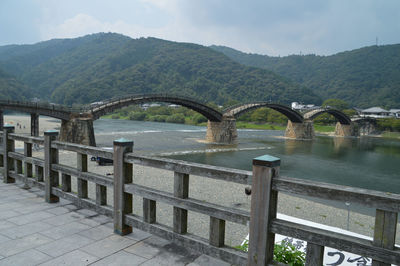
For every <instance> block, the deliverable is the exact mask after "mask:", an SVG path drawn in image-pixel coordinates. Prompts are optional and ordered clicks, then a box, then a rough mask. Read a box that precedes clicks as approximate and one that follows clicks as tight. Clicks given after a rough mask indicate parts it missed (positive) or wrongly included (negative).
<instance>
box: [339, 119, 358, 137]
mask: <svg viewBox="0 0 400 266" xmlns="http://www.w3.org/2000/svg"><path fill="white" fill-rule="evenodd" d="M335 136H337V137H357V136H359V132H358V127H357V125H354V123H351V124H350V125H344V124H340V123H339V122H337V123H336V128H335Z"/></svg>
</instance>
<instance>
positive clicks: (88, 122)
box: [0, 94, 353, 145]
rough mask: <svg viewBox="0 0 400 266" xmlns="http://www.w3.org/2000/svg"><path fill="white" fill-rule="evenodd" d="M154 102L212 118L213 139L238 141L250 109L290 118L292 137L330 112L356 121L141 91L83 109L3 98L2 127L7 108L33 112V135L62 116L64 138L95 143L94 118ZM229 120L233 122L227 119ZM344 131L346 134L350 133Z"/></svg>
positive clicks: (342, 122)
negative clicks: (46, 120)
mask: <svg viewBox="0 0 400 266" xmlns="http://www.w3.org/2000/svg"><path fill="white" fill-rule="evenodd" d="M152 102H165V103H173V104H177V105H181V106H184V107H187V108H189V109H191V110H194V111H196V112H198V113H200V114H202V115H203V116H205V117H206V118H207V119H208V120H209V124H208V129H207V131H208V132H207V138H208V139H209V141H210V142H229V143H230V142H234V141H235V139H236V137H237V134H236V123H235V121H236V119H237V118H238V117H239V116H241V115H242V114H244V113H246V112H249V111H252V110H255V109H257V108H261V107H267V108H271V109H273V110H275V111H278V112H279V113H281V114H283V115H285V116H286V117H287V118H288V120H289V123H288V129H287V131H286V135H287V136H288V137H294V138H306V139H310V138H312V137H313V127H312V125H311V127H312V128H311V129H310V127H309V126H306V127H308V128H309V129H308V130H311V132H309V133H304V131H305V130H306V129H305V128H306V127H304V125H307V123H310V121H312V120H313V119H314V118H316V117H317V116H319V115H321V114H323V113H329V114H331V115H333V116H334V117H335V118H336V119H337V120H338V124H340V125H341V126H343V127H345V126H350V125H351V124H352V121H351V119H350V117H349V116H347V115H346V114H344V113H343V112H341V111H339V110H335V109H316V110H312V111H310V112H308V113H305V114H301V113H299V112H297V111H295V110H292V109H291V108H290V107H288V106H286V105H282V104H278V103H271V102H251V103H246V104H240V105H235V106H231V107H229V108H227V109H225V110H224V111H223V112H221V111H219V110H216V109H215V108H213V107H210V106H208V105H207V104H205V103H201V102H200V101H198V100H196V99H192V98H188V97H183V96H176V95H170V94H140V95H129V96H126V97H121V98H114V99H110V100H106V101H102V102H98V103H97V104H96V105H95V106H91V105H86V106H84V107H82V108H70V107H66V106H63V105H58V104H43V103H35V102H18V101H0V127H2V126H3V124H4V123H3V110H14V111H19V112H25V113H30V114H31V125H32V126H31V134H32V135H33V136H37V135H38V132H39V115H45V116H49V117H54V118H57V119H61V121H62V126H61V134H60V138H61V139H64V140H68V141H71V142H78V143H83V144H89V145H95V141H94V131H93V120H96V119H99V118H100V117H101V116H103V115H106V114H109V113H112V112H113V111H115V110H116V109H120V108H122V107H126V106H129V105H133V104H144V103H152ZM228 120H229V123H228V122H227V121H228ZM311 123H312V122H311ZM289 127H290V128H289ZM337 127H338V126H337ZM78 129H79V130H78ZM289 131H290V132H291V133H290V134H289V133H288V132H289ZM297 131H299V132H300V133H298V132H297ZM85 134H86V135H89V137H87V136H84V135H85ZM343 134H344V135H346V134H350V133H343ZM351 134H353V133H351ZM220 135H224V136H225V137H223V138H221V137H218V136H220ZM339 135H340V134H339ZM210 136H211V137H210Z"/></svg>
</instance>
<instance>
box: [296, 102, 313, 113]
mask: <svg viewBox="0 0 400 266" xmlns="http://www.w3.org/2000/svg"><path fill="white" fill-rule="evenodd" d="M318 108H319V106H315V105H314V104H300V103H298V102H292V109H293V110H297V111H304V110H312V109H318Z"/></svg>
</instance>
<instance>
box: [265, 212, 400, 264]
mask: <svg viewBox="0 0 400 266" xmlns="http://www.w3.org/2000/svg"><path fill="white" fill-rule="evenodd" d="M270 228H271V231H272V232H273V233H275V234H284V235H286V236H289V237H294V238H298V239H302V240H305V241H307V242H310V243H314V244H317V245H320V246H327V247H332V248H336V249H338V250H345V251H348V252H350V253H353V254H357V255H362V256H366V257H369V258H373V259H377V260H381V261H385V262H388V263H392V264H396V265H398V264H400V251H399V249H398V248H395V250H388V249H385V248H379V247H376V246H373V245H372V241H370V240H366V239H362V238H358V237H354V236H349V235H344V234H339V233H335V232H332V231H328V230H323V229H319V228H315V227H311V226H306V225H302V224H297V223H292V222H289V221H284V220H280V219H273V220H272V221H271V226H270Z"/></svg>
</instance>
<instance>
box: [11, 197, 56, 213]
mask: <svg viewBox="0 0 400 266" xmlns="http://www.w3.org/2000/svg"><path fill="white" fill-rule="evenodd" d="M42 200H43V199H42ZM54 207H55V206H52V205H50V204H47V203H44V202H37V203H33V204H28V205H25V206H24V207H22V208H18V209H16V210H17V211H18V212H20V213H22V214H29V213H35V212H39V211H47V210H49V209H52V208H54Z"/></svg>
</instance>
